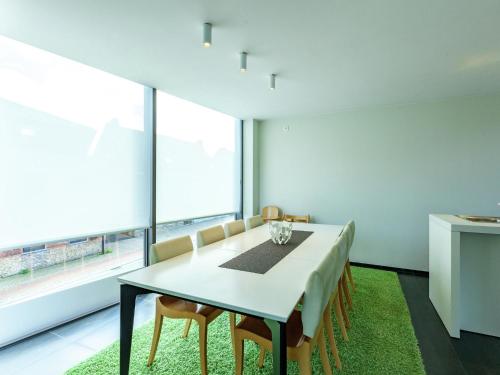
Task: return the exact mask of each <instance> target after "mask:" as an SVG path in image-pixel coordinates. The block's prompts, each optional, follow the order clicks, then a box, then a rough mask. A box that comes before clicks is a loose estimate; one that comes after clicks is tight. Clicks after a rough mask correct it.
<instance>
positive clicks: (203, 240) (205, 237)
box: [196, 225, 226, 249]
mask: <svg viewBox="0 0 500 375" xmlns="http://www.w3.org/2000/svg"><path fill="white" fill-rule="evenodd" d="M225 238H226V236H225V234H224V228H222V225H216V226H214V227H210V228H207V229H202V230H199V231H198V232H196V246H197V247H198V249H199V248H200V247H203V246H207V245H210V244H211V243H214V242H217V241H222V240H223V239H225Z"/></svg>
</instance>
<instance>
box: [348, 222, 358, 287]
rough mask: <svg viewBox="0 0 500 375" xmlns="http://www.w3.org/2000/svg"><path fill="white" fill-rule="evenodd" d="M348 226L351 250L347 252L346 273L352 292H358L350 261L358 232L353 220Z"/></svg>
mask: <svg viewBox="0 0 500 375" xmlns="http://www.w3.org/2000/svg"><path fill="white" fill-rule="evenodd" d="M347 226H348V227H350V232H349V234H350V236H349V249H348V250H347V262H346V265H345V267H346V271H347V277H348V278H349V283H350V284H351V287H352V291H353V292H355V291H356V285H355V284H354V279H353V278H352V273H351V262H350V261H349V253H350V252H351V247H352V243H353V242H354V233H355V232H356V224H355V223H354V221H353V220H351V221H349V222H348V223H347Z"/></svg>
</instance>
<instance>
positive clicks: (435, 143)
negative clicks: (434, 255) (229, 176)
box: [259, 96, 500, 270]
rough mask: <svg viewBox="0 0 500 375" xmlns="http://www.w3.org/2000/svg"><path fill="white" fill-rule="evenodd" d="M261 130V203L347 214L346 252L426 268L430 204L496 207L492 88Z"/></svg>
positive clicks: (335, 217) (498, 177)
mask: <svg viewBox="0 0 500 375" xmlns="http://www.w3.org/2000/svg"><path fill="white" fill-rule="evenodd" d="M284 127H289V131H284V130H283V128H284ZM259 134H260V137H259V143H260V146H259V150H260V206H261V207H263V206H265V205H268V204H276V205H278V206H280V207H282V208H283V209H284V210H285V211H286V212H288V213H293V214H303V213H309V214H311V215H312V216H313V219H314V221H315V222H319V223H337V224H342V223H346V222H347V220H348V219H350V218H353V219H354V220H355V221H356V225H357V233H356V234H357V236H356V240H355V243H354V247H353V250H352V256H351V258H352V260H354V261H358V262H365V263H371V264H378V265H386V266H393V267H402V268H408V269H417V270H428V214H429V213H453V214H454V213H469V214H479V215H480V214H489V215H492V214H494V215H497V216H500V207H499V206H498V205H497V203H498V202H500V96H491V97H475V98H458V99H450V100H446V101H441V102H435V103H426V104H412V105H405V106H397V107H387V108H378V109H366V110H356V111H348V112H341V113H337V114H332V115H328V116H318V117H308V118H288V119H275V120H268V121H263V122H262V123H261V125H260V131H259Z"/></svg>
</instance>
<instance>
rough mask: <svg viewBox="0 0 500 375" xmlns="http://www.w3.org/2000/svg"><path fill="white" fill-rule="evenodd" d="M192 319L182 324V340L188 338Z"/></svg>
mask: <svg viewBox="0 0 500 375" xmlns="http://www.w3.org/2000/svg"><path fill="white" fill-rule="evenodd" d="M192 321H193V319H186V323H185V324H184V332H183V333H182V338H184V339H185V338H186V337H188V334H189V328H191V322H192Z"/></svg>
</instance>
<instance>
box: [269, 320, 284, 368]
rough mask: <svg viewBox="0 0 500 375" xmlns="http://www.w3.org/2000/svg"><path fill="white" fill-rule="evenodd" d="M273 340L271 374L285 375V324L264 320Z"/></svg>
mask: <svg viewBox="0 0 500 375" xmlns="http://www.w3.org/2000/svg"><path fill="white" fill-rule="evenodd" d="M264 322H265V323H266V324H267V326H268V327H269V329H270V330H271V333H272V338H273V374H274V375H286V323H282V322H277V321H275V320H269V319H264Z"/></svg>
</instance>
